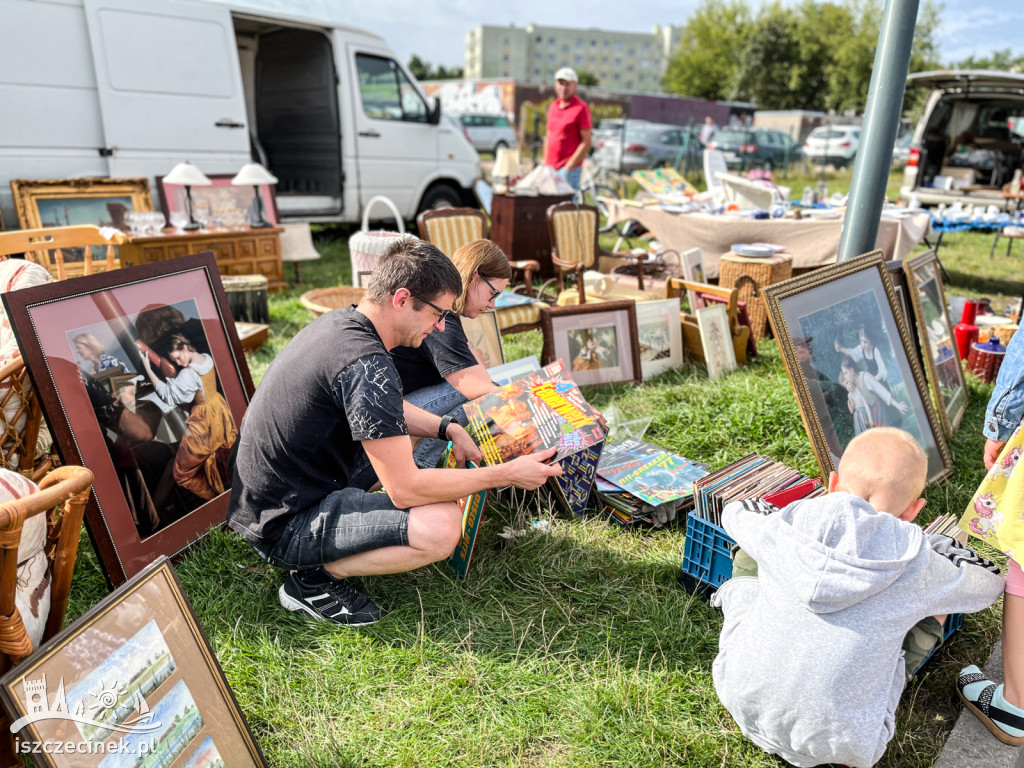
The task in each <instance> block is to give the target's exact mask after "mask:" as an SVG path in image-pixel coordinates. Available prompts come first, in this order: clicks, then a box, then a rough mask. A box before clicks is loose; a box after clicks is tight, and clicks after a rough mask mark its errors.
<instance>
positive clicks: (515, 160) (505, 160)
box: [491, 147, 519, 194]
mask: <svg viewBox="0 0 1024 768" xmlns="http://www.w3.org/2000/svg"><path fill="white" fill-rule="evenodd" d="M517 176H519V151H518V150H514V149H510V148H509V147H499V148H498V154H497V157H496V158H495V160H494V170H493V171H491V179H493V184H492V186H493V187H494V191H495V192H497V193H499V194H501V193H504V192H508V191H510V190H511V189H512V185H513V184H514V179H515V178H516V177H517Z"/></svg>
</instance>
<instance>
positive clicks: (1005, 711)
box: [956, 664, 1024, 746]
mask: <svg viewBox="0 0 1024 768" xmlns="http://www.w3.org/2000/svg"><path fill="white" fill-rule="evenodd" d="M956 692H957V693H958V694H959V696H960V699H961V700H962V701H963V702H964V704H966V705H967V708H968V709H969V710H971V712H973V713H974V714H975V715H977V716H978V719H979V720H981V722H982V724H983V725H984V726H985V727H986V728H988V729H989V731H990V732H991V733H992V735H993V736H995V737H996V738H997V739H999V740H1000V741H1001V742H1003V743H1004V744H1010V745H1013V746H1020V745H1022V744H1024V710H1021V709H1018V708H1017V707H1015V706H1014V705H1013V704H1011V703H1010V702H1008V701H1006V699H1004V698H1003V686H1002V685H996V684H995V683H993V682H992V681H991V680H989V679H988V678H986V677H985V673H984V672H982V671H981V670H980V669H978V668H977V667H976V666H974V665H973V664H972V665H971V666H969V667H964V668H963V669H962V670H960V677H959V678H957V681H956Z"/></svg>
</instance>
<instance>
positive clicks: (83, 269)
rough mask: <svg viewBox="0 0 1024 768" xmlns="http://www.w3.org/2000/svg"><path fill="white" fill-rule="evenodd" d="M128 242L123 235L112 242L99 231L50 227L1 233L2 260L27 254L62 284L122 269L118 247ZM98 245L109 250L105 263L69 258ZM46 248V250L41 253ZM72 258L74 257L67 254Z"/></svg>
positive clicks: (82, 228)
mask: <svg viewBox="0 0 1024 768" xmlns="http://www.w3.org/2000/svg"><path fill="white" fill-rule="evenodd" d="M126 240H127V238H126V237H125V236H124V235H123V234H121V233H120V232H116V231H115V232H114V233H113V234H112V235H111V237H110V238H109V239H108V238H106V237H104V236H103V233H102V232H101V231H100V229H99V227H92V226H80V227H46V228H44V229H18V230H14V231H13V232H0V257H4V256H9V255H10V254H12V253H24V254H25V258H26V259H29V260H31V261H35V262H36V263H38V264H42V265H43V266H44V267H46V269H47V270H48V271H49V272H50V274H51V275H53V276H54V277H56V278H57V279H58V280H64V279H65V278H68V277H78V276H79V275H91V274H92V273H93V272H106V271H108V270H111V269H118V268H120V266H121V261H120V259H118V258H117V249H116V248H115V247H114V246H116V245H120V244H122V243H124V242H125V241H126ZM94 245H98V246H102V247H105V248H106V258H105V259H103V260H102V261H101V260H99V259H94V258H92V256H91V253H90V254H89V256H90V257H89V258H86V259H83V260H81V261H77V260H76V261H71V260H69V259H67V258H65V249H69V248H83V247H84V248H86V250H90V249H91V246H94ZM40 248H42V249H43V250H39V249H40ZM67 255H68V256H70V254H67Z"/></svg>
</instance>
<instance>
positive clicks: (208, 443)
mask: <svg viewBox="0 0 1024 768" xmlns="http://www.w3.org/2000/svg"><path fill="white" fill-rule="evenodd" d="M3 301H4V305H5V307H6V309H7V313H8V315H9V317H10V319H11V322H12V325H13V327H14V332H15V334H16V336H17V338H18V343H19V345H20V347H21V350H22V354H23V355H24V357H25V365H26V367H27V368H28V371H29V374H30V376H31V377H32V383H33V385H34V386H35V388H36V391H37V392H39V397H40V401H41V404H42V406H43V411H44V413H45V415H46V419H47V421H48V423H49V425H50V429H51V432H52V433H53V437H54V443H55V445H56V446H57V447H58V450H59V451H60V454H61V457H62V459H63V460H64V462H65V463H70V464H81V465H84V466H88V467H89V468H90V469H91V470H92V471H93V472H94V473H95V476H96V480H95V483H94V484H93V493H92V496H91V497H90V499H89V504H88V506H87V507H86V523H87V526H88V529H89V533H90V536H91V537H92V540H93V543H94V545H95V546H96V550H97V553H98V554H99V557H100V562H101V563H102V565H103V568H104V571H105V572H106V575H107V578H108V579H109V581H110V582H111V584H113V585H115V586H116V585H118V584H121V583H122V582H124V581H125V579H127V578H129V577H131V576H132V575H134V574H136V573H138V572H139V571H141V570H142V569H143V568H145V567H146V566H147V565H148V564H149V563H151V562H152V561H153V560H154V559H155V558H157V557H159V556H160V555H167V556H173V555H174V554H176V553H177V552H180V551H181V550H182V549H184V548H185V547H187V546H188V545H189V544H191V543H192V542H193V541H195V540H196V539H198V538H200V537H201V536H203V535H205V534H206V533H207V532H208V531H209V530H210V529H211V528H212V527H214V526H217V525H220V524H222V523H223V522H224V520H225V517H226V515H227V505H228V496H229V487H230V477H229V476H228V475H227V472H226V463H227V462H226V459H227V451H228V450H229V449H230V444H231V442H232V441H233V439H234V438H232V437H231V436H230V433H231V426H232V425H233V427H234V430H235V432H236V433H237V428H238V426H239V425H240V424H241V422H242V417H243V416H244V415H245V410H246V408H247V407H248V403H249V399H250V398H251V397H252V394H253V391H254V390H253V384H252V378H251V376H250V374H249V368H248V365H247V363H246V360H245V355H244V353H243V351H242V345H241V342H240V341H239V338H238V333H237V331H236V328H235V323H234V319H233V318H232V316H231V312H230V310H229V308H228V306H229V305H228V301H227V295H226V294H225V292H224V288H223V286H222V285H221V281H220V274H219V272H218V271H217V265H216V261H215V260H214V256H213V253H212V252H209V251H207V252H204V253H200V254H193V255H191V256H183V257H180V258H176V259H169V260H166V261H159V262H153V263H151V264H143V265H140V266H137V267H130V268H125V269H119V270H114V271H111V272H103V273H99V274H94V275H87V276H84V277H79V278H75V279H74V280H64V281H61V282H57V283H50V284H47V285H42V286H36V287H33V288H25V289H23V290H20V291H12V292H9V293H5V294H3ZM175 333H177V334H179V335H180V336H181V337H184V340H185V341H186V342H188V344H189V345H190V346H191V347H192V348H193V349H194V350H195V353H196V354H195V356H194V360H195V361H197V362H196V365H197V366H198V367H193V371H197V372H200V373H201V380H202V381H204V382H207V383H204V384H203V388H202V389H203V392H204V397H203V398H198V397H195V398H194V399H193V400H192V401H191V402H190V403H186V404H182V405H175V404H173V403H170V402H168V401H167V399H166V397H165V396H163V395H160V394H159V393H157V392H156V391H155V390H156V387H155V385H153V384H151V383H150V381H151V380H150V378H149V376H148V375H147V374H146V372H145V366H144V365H143V364H142V353H140V350H139V347H138V346H137V344H138V342H139V341H141V342H143V343H144V344H148V345H149V347H150V348H151V349H152V351H153V352H154V353H155V355H158V356H159V357H161V358H164V359H165V360H167V359H169V357H170V345H171V344H172V343H174V341H173V336H174V334H175ZM86 336H92V338H93V339H94V340H96V341H97V342H99V344H100V345H102V346H103V347H104V348H105V350H106V353H107V354H106V356H105V357H106V358H107V359H106V360H105V365H102V366H99V367H100V369H101V370H103V369H104V368H105V369H107V370H109V369H110V368H111V367H117V366H120V367H121V368H123V369H124V370H123V371H122V373H124V374H129V373H133V374H136V376H138V377H139V379H137V384H136V390H135V391H125V392H120V393H117V394H118V396H117V397H114V393H112V392H111V391H110V390H109V389H106V388H104V386H103V385H102V384H100V383H99V382H97V381H95V380H94V379H93V377H92V375H91V374H92V373H93V372H94V371H95V366H94V367H93V368H92V369H90V367H89V365H90V363H89V361H88V360H85V358H84V357H83V347H82V343H84V341H85V340H86V339H85V337H86ZM80 342H82V343H80ZM83 360H84V362H83ZM211 360H212V369H213V373H212V375H211V373H210V367H211V366H210V361H211ZM204 365H205V370H204V371H200V368H202V367H203V366H204ZM165 366H166V369H165V372H164V373H162V374H160V373H158V374H156V377H157V378H164V379H165V382H164V383H165V384H166V379H169V378H171V377H176V376H177V375H178V374H179V373H182V372H184V370H185V369H184V368H182V369H180V370H179V369H177V368H176V366H174V365H171V364H169V363H166V362H165ZM151 367H152V369H153V370H154V371H157V370H158V368H159V365H158V364H151ZM187 367H188V366H186V368H187ZM104 373H105V371H104ZM190 375H191V374H190ZM118 380H119V381H122V380H121V379H118ZM210 384H215V387H216V391H214V392H210V391H209V389H210ZM150 388H152V389H153V390H154V391H153V392H149V391H148V390H149V389H150ZM165 394H166V393H165ZM171 399H172V400H173V398H171ZM185 407H190V411H189V415H188V417H187V420H186V416H185ZM197 413H198V415H197ZM190 421H191V424H190ZM206 429H208V432H205V433H204V430H206ZM218 435H220V439H219V441H218ZM183 447H184V450H183ZM168 473H170V480H168ZM221 487H223V490H221V489H220V488H221Z"/></svg>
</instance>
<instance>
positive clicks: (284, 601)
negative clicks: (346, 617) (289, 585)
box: [277, 584, 379, 627]
mask: <svg viewBox="0 0 1024 768" xmlns="http://www.w3.org/2000/svg"><path fill="white" fill-rule="evenodd" d="M277 602H279V603H280V604H281V607H282V608H284V609H285V610H286V611H291V612H292V613H304V614H306V615H307V616H309V617H310V618H311V619H316V620H317V621H323V622H326V623H328V624H335V625H337V626H339V627H367V626H369V625H370V624H376V623H377V621H379V619H375V620H374V621H362V622H351V623H345V622H341V621H334V620H333V619H328V618H327V617H326V616H321V615H320V614H319V613H317V612H316V611H314V610H313V609H312V608H310V607H309V606H308V605H306V604H305V603H304V602H302V601H301V600H296V599H295V598H294V597H292V596H291V595H289V594H288V593H287V592H285V589H284V584H282V585H281V586H280V587H278V590H277Z"/></svg>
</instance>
